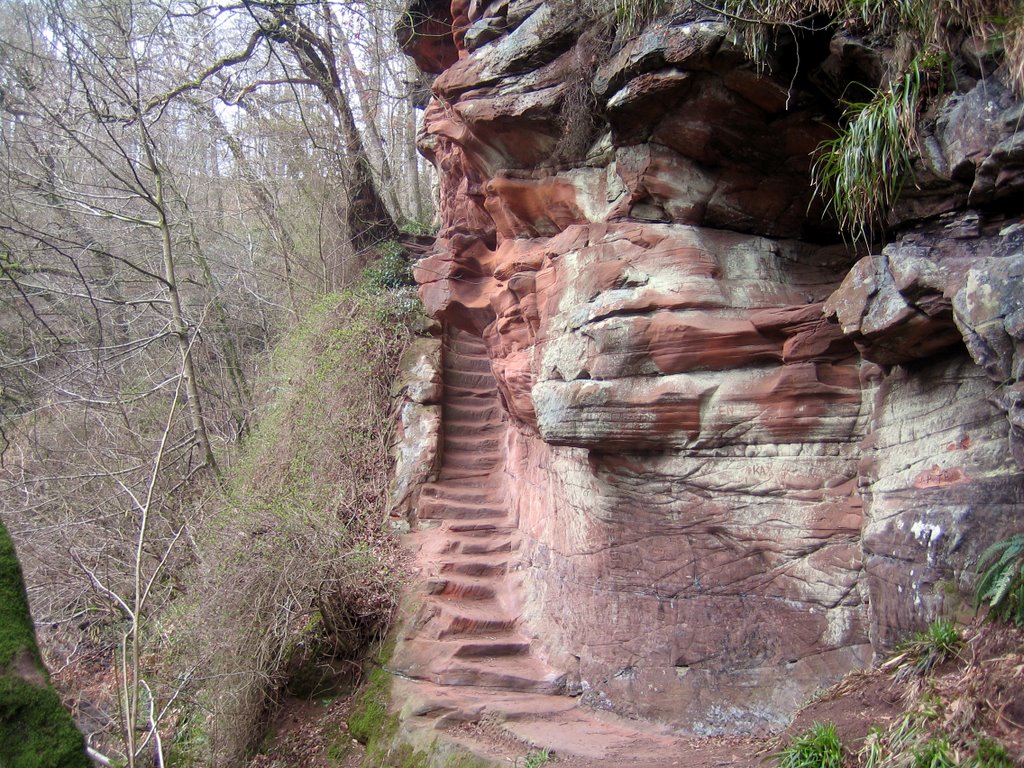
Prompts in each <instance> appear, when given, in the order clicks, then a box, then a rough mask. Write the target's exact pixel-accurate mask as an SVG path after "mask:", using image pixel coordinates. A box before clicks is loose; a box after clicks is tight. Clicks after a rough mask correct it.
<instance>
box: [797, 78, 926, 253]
mask: <svg viewBox="0 0 1024 768" xmlns="http://www.w3.org/2000/svg"><path fill="white" fill-rule="evenodd" d="M922 80H923V68H922V66H921V61H920V60H919V59H915V60H914V61H913V62H911V65H910V67H909V69H908V70H907V72H906V73H905V74H904V75H903V77H901V78H899V79H897V80H896V81H895V82H893V83H892V84H891V85H890V86H889V87H888V88H885V89H882V90H880V91H878V92H877V93H876V94H875V96H874V98H872V99H871V100H870V101H867V102H858V103H853V104H850V105H849V106H848V107H847V110H846V114H845V116H844V121H845V128H843V129H842V130H841V131H840V132H839V135H838V136H836V137H835V138H834V139H831V140H829V141H826V142H824V143H823V144H821V146H819V148H818V157H817V160H815V162H814V165H813V167H812V169H811V172H812V177H813V185H814V190H815V192H816V193H817V194H818V195H820V196H821V197H822V198H823V199H825V200H826V201H827V203H826V207H827V209H830V210H831V211H832V213H833V214H834V215H835V217H836V219H837V220H838V222H839V224H840V226H841V227H842V228H843V229H844V230H845V231H848V232H850V233H851V234H852V236H853V239H854V241H855V242H856V241H863V242H865V243H866V242H867V241H868V240H869V238H870V235H871V234H872V232H873V230H874V229H875V228H876V227H877V226H878V225H879V224H880V223H882V222H883V221H884V219H885V216H886V214H887V213H888V212H889V209H890V208H891V207H892V204H893V203H894V202H895V201H896V198H897V197H898V195H899V193H900V190H901V189H902V187H903V184H904V182H905V180H906V178H907V175H908V173H909V171H910V163H911V160H912V159H913V154H914V147H915V146H916V144H917V114H918V106H919V104H920V96H921V84H922Z"/></svg>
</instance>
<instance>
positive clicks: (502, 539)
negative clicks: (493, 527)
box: [439, 528, 519, 556]
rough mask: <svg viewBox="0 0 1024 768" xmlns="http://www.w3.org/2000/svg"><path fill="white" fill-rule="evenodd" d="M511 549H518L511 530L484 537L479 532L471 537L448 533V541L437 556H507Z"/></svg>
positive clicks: (493, 532)
mask: <svg viewBox="0 0 1024 768" xmlns="http://www.w3.org/2000/svg"><path fill="white" fill-rule="evenodd" d="M513 549H519V542H518V541H514V540H513V532H512V529H511V528H509V529H508V530H505V531H492V532H491V533H490V534H488V535H486V536H484V535H481V534H480V532H477V533H475V534H474V535H473V536H460V535H458V534H453V533H450V532H449V537H448V540H447V541H446V542H445V544H444V546H443V547H442V548H441V550H440V553H439V554H441V555H442V556H443V555H491V554H498V553H505V554H508V553H511V552H512V550H513Z"/></svg>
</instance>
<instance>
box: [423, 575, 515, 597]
mask: <svg viewBox="0 0 1024 768" xmlns="http://www.w3.org/2000/svg"><path fill="white" fill-rule="evenodd" d="M426 591H427V594H428V595H433V596H435V597H447V598H451V599H454V600H493V599H494V597H495V595H496V594H497V591H496V589H495V585H494V580H493V579H490V578H486V577H485V578H474V577H471V576H470V577H467V576H453V577H450V578H441V577H438V578H434V579H429V580H428V581H427V583H426Z"/></svg>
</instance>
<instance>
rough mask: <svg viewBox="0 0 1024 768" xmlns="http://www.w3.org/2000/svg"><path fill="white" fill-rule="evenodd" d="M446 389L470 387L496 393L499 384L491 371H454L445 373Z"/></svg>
mask: <svg viewBox="0 0 1024 768" xmlns="http://www.w3.org/2000/svg"><path fill="white" fill-rule="evenodd" d="M444 386H445V389H448V388H450V387H468V388H471V389H484V390H490V391H495V390H496V388H497V383H496V382H495V381H494V374H492V373H491V372H490V371H486V372H477V371H453V370H450V369H449V370H446V371H445V372H444Z"/></svg>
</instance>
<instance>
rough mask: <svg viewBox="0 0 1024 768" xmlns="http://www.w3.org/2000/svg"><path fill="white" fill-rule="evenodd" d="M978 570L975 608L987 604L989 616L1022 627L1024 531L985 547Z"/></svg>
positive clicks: (1023, 610)
mask: <svg viewBox="0 0 1024 768" xmlns="http://www.w3.org/2000/svg"><path fill="white" fill-rule="evenodd" d="M978 572H979V573H980V574H981V578H980V579H979V580H978V586H977V588H976V590H975V596H974V605H975V608H979V607H980V606H981V604H982V603H988V606H989V616H990V617H992V618H996V619H1001V620H1002V621H1006V622H1012V623H1014V624H1016V625H1017V626H1018V627H1024V533H1018V534H1017V535H1016V536H1011V537H1010V538H1008V539H1003V540H1002V541H997V542H996V543H995V544H993V545H992V546H990V547H989V548H988V549H986V550H985V551H984V552H983V553H982V554H981V558H979V560H978Z"/></svg>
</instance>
